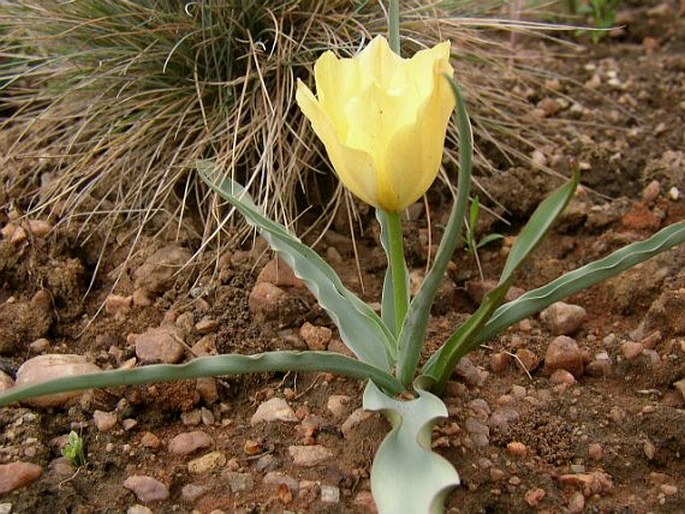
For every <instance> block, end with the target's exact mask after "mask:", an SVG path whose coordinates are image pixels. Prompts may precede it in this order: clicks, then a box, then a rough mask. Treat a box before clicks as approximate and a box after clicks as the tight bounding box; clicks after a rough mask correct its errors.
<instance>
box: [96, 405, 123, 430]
mask: <svg viewBox="0 0 685 514" xmlns="http://www.w3.org/2000/svg"><path fill="white" fill-rule="evenodd" d="M117 419H118V417H117V413H116V412H105V411H101V410H96V411H95V412H93V423H95V427H96V428H97V429H98V431H100V432H109V431H110V430H112V429H113V428H114V425H116V424H117Z"/></svg>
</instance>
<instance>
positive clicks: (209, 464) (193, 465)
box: [188, 451, 226, 475]
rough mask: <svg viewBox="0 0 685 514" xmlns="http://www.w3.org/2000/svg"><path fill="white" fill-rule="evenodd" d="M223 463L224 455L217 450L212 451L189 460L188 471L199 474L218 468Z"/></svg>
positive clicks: (224, 463)
mask: <svg viewBox="0 0 685 514" xmlns="http://www.w3.org/2000/svg"><path fill="white" fill-rule="evenodd" d="M225 465H226V456H225V455H224V454H223V453H221V452H219V451H214V452H210V453H207V454H206V455H203V456H202V457H198V458H197V459H194V460H191V461H190V462H189V463H188V471H189V472H190V473H193V474H196V475H201V474H204V473H208V472H210V471H214V470H216V469H219V468H221V467H223V466H225Z"/></svg>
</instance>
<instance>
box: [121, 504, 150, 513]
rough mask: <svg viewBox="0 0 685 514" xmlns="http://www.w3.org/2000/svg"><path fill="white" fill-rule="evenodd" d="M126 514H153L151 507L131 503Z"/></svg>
mask: <svg viewBox="0 0 685 514" xmlns="http://www.w3.org/2000/svg"><path fill="white" fill-rule="evenodd" d="M126 514H153V512H152V509H150V508H149V507H146V506H145V505H138V504H136V505H131V506H130V507H129V508H128V509H127V510H126Z"/></svg>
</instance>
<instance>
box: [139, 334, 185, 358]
mask: <svg viewBox="0 0 685 514" xmlns="http://www.w3.org/2000/svg"><path fill="white" fill-rule="evenodd" d="M178 339H179V335H178V332H177V331H176V330H175V329H174V328H172V327H166V326H164V327H156V328H151V329H150V330H148V331H147V332H144V333H142V334H138V335H136V336H135V345H136V357H138V359H139V360H140V361H141V362H143V363H158V362H161V363H165V364H175V363H177V362H179V361H180V360H181V359H182V358H183V354H184V353H185V348H184V347H183V344H181V343H180V342H179V340H178Z"/></svg>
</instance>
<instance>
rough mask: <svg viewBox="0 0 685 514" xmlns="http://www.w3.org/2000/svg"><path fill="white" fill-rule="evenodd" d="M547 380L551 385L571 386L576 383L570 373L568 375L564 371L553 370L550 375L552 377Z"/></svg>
mask: <svg viewBox="0 0 685 514" xmlns="http://www.w3.org/2000/svg"><path fill="white" fill-rule="evenodd" d="M549 380H550V382H552V383H553V384H565V385H573V384H575V383H576V377H574V376H573V375H572V374H571V373H569V372H568V371H566V370H565V369H557V370H555V371H554V372H553V373H552V375H551V376H550V377H549Z"/></svg>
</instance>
